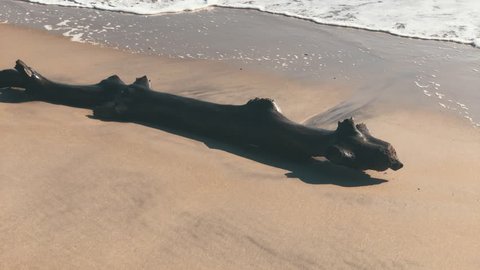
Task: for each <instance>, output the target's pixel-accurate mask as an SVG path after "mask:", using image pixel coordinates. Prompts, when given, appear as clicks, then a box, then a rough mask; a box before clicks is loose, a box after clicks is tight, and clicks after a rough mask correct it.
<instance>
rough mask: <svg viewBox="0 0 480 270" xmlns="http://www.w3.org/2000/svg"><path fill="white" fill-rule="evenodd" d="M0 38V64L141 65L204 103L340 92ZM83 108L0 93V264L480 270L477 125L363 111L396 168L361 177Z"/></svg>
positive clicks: (218, 67)
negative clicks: (97, 115) (11, 99)
mask: <svg viewBox="0 0 480 270" xmlns="http://www.w3.org/2000/svg"><path fill="white" fill-rule="evenodd" d="M0 33H1V34H2V41H3V42H2V43H0V52H1V53H0V68H2V69H3V68H10V67H12V66H13V63H14V61H15V60H16V59H17V58H21V59H23V60H25V61H26V62H27V63H28V64H29V65H31V66H33V67H35V68H36V69H37V70H38V71H40V72H41V73H44V74H45V75H47V76H49V77H51V78H52V79H55V80H60V81H63V82H69V83H88V82H91V83H93V82H97V81H99V80H101V79H103V78H105V77H107V76H109V75H111V74H113V73H116V74H118V75H120V76H121V77H122V78H124V79H125V81H131V80H133V79H134V78H135V76H140V75H143V74H147V75H149V76H150V77H151V79H152V83H153V85H154V88H155V89H158V90H162V91H168V92H173V93H178V94H182V95H187V96H191V97H196V98H201V99H206V100H211V101H215V102H222V103H244V102H245V101H246V100H248V99H249V98H252V97H255V96H266V97H273V98H275V99H276V100H277V101H278V103H279V104H280V106H281V107H282V109H283V111H284V113H285V114H286V115H287V116H288V117H290V118H291V119H294V120H296V121H302V120H304V119H306V118H307V117H308V116H310V115H314V114H316V113H318V112H319V111H321V110H322V109H320V110H319V108H329V107H332V106H335V105H336V104H338V103H339V102H341V100H342V99H343V98H344V97H345V96H347V95H348V93H349V92H348V87H346V88H345V89H331V87H330V86H329V85H327V84H325V85H320V84H318V83H317V84H315V85H312V84H307V83H304V82H299V81H293V80H288V79H285V78H279V77H275V76H274V75H269V74H260V73H258V72H255V73H253V72H250V71H248V70H238V69H237V68H234V67H229V66H227V65H225V64H222V63H218V62H213V61H212V62H208V61H177V60H169V59H163V58H157V57H151V56H148V57H147V56H142V55H130V54H127V53H123V52H119V51H115V50H111V49H103V48H99V47H94V46H90V45H85V44H77V43H71V42H69V41H68V40H66V39H64V38H59V37H54V36H49V35H46V34H44V33H43V32H36V31H33V30H25V29H18V28H14V27H11V26H5V25H0ZM292 93H295V94H294V95H292ZM0 99H2V100H5V99H6V98H5V97H4V96H3V97H2V95H0ZM89 114H90V111H88V110H84V109H77V108H71V107H66V106H59V105H53V104H47V103H43V102H29V103H20V104H12V103H0V132H1V134H2V136H1V139H0V149H2V152H1V153H2V154H1V155H0V268H1V269H479V268H480V256H478V251H479V250H480V211H479V209H480V178H479V176H478V172H479V171H478V164H479V163H480V151H479V150H480V140H479V137H480V136H479V133H478V130H477V129H474V128H472V127H471V126H470V125H467V124H466V123H465V122H462V121H459V120H458V119H456V118H454V117H450V116H449V115H447V114H442V113H439V112H433V111H432V112H430V111H426V110H424V109H420V108H416V107H411V108H396V109H395V110H391V109H388V110H387V109H385V110H381V109H378V112H377V113H376V114H375V115H373V116H372V117H371V118H369V119H367V124H368V126H369V128H370V129H371V131H372V133H373V134H374V135H376V136H378V137H380V138H384V139H386V140H388V141H390V142H391V143H392V144H393V145H394V146H395V147H396V149H397V151H398V153H399V156H400V158H401V160H402V161H403V162H404V164H405V167H404V168H403V169H402V170H400V171H397V172H392V171H388V172H387V173H377V172H368V173H369V174H370V175H371V176H372V177H373V179H367V178H366V177H365V176H362V175H361V174H356V173H353V172H351V171H349V170H343V169H339V168H338V167H334V166H330V165H328V164H321V165H318V166H307V165H298V164H289V163H286V162H283V161H277V160H274V159H268V158H267V159H265V158H259V157H255V156H253V157H251V156H250V157H249V156H248V154H245V153H243V152H242V151H240V150H238V149H237V150H235V149H231V148H229V147H228V146H225V145H221V144H218V143H215V142H211V141H207V143H204V142H203V141H202V140H197V139H192V138H187V137H184V136H178V135H175V134H172V133H169V132H166V131H163V130H159V129H154V128H148V127H144V126H140V125H136V124H131V123H115V122H102V121H98V120H93V119H89V118H88V117H86V116H87V115H89Z"/></svg>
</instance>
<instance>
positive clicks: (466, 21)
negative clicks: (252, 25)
mask: <svg viewBox="0 0 480 270" xmlns="http://www.w3.org/2000/svg"><path fill="white" fill-rule="evenodd" d="M30 2H37V3H42V4H51V5H62V6H75V7H85V8H96V9H103V10H110V11H121V12H130V13H136V14H144V15H154V14H162V13H169V12H182V11H194V10H198V9H203V8H207V7H212V6H221V7H232V8H251V9H258V10H260V11H265V12H270V13H276V14H283V15H287V16H292V17H297V18H302V19H308V20H311V21H314V22H317V23H323V24H332V25H339V26H347V27H355V28H362V29H368V30H374V31H384V32H388V33H391V34H395V35H399V36H406V37H415V38H423V39H434V40H445V41H455V42H461V43H467V44H471V45H474V46H477V47H480V16H478V14H480V1H478V0H430V1H418V0H382V1H378V0H302V1H291V0H169V1H166V0H160V1H159V0H95V1H94V0H30Z"/></svg>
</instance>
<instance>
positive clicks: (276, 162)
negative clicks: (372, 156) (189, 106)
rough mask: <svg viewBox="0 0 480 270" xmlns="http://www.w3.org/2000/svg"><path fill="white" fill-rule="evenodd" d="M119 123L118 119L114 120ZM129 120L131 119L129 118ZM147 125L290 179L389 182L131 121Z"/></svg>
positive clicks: (315, 161)
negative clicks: (264, 166) (258, 164)
mask: <svg viewBox="0 0 480 270" xmlns="http://www.w3.org/2000/svg"><path fill="white" fill-rule="evenodd" d="M87 117H89V118H91V119H97V120H100V121H106V122H111V121H112V120H104V119H98V118H95V117H94V116H93V115H88V116H87ZM114 122H118V121H114ZM129 122H130V121H129ZM131 123H135V124H138V125H142V126H145V127H148V128H153V129H158V130H161V131H164V132H168V133H171V134H174V135H177V136H181V137H185V138H188V139H191V140H195V141H199V142H202V143H203V144H205V145H206V146H207V147H208V148H210V149H216V150H221V151H225V152H228V153H230V154H233V155H236V156H239V157H242V158H245V159H249V160H252V161H255V162H258V163H261V164H264V165H267V166H271V167H275V168H279V169H282V170H286V171H288V172H287V173H285V176H286V177H288V178H296V179H299V180H300V181H302V182H304V183H306V184H312V185H327V184H330V185H337V186H341V187H361V186H371V185H379V184H382V183H386V182H388V180H385V179H380V178H374V177H371V176H370V175H369V174H367V173H365V172H363V171H359V170H355V169H351V168H348V167H344V166H340V165H335V164H333V163H331V162H329V161H327V160H319V159H315V158H307V159H301V158H295V157H292V156H288V155H281V154H280V153H275V154H274V153H272V152H270V151H268V150H265V149H262V148H259V147H254V146H249V145H242V144H235V143H232V142H226V141H222V140H218V139H211V138H208V137H205V136H201V135H197V134H194V133H191V132H186V131H183V130H179V129H176V128H172V127H169V126H165V125H163V126H162V125H152V124H149V123H144V122H135V121H134V122H131Z"/></svg>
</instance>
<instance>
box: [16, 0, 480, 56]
mask: <svg viewBox="0 0 480 270" xmlns="http://www.w3.org/2000/svg"><path fill="white" fill-rule="evenodd" d="M20 1H22V2H25V3H28V4H34V5H44V6H48V5H52V4H46V3H40V2H29V1H27V0H20ZM54 6H59V7H67V8H80V9H92V10H98V11H100V12H117V13H122V14H131V15H138V16H164V15H179V14H182V13H190V12H202V11H208V10H210V9H213V8H224V9H234V10H235V9H239V10H253V11H259V12H263V13H267V14H271V15H278V16H285V17H287V18H293V19H298V20H304V21H308V22H312V23H315V24H320V25H324V26H333V27H341V28H350V29H356V30H363V31H367V32H378V33H384V34H388V35H392V36H395V37H401V38H410V39H419V40H431V41H440V42H451V43H456V44H461V45H468V46H471V47H473V48H480V47H478V46H476V45H475V42H474V41H471V42H469V41H461V40H456V39H446V38H443V39H442V38H434V37H426V36H424V37H422V36H412V35H405V34H401V33H395V32H392V31H389V30H382V29H375V28H368V27H366V26H356V25H347V24H340V23H329V22H322V21H320V20H317V19H314V18H310V17H303V16H300V15H296V14H291V13H288V12H275V11H269V10H266V9H264V8H261V7H246V6H245V7H244V6H226V5H219V4H212V5H209V6H206V7H202V8H196V9H185V10H180V11H164V12H159V13H152V14H145V13H139V12H134V11H126V10H121V9H118V10H115V9H101V8H97V7H83V6H69V5H62V4H56V5H54Z"/></svg>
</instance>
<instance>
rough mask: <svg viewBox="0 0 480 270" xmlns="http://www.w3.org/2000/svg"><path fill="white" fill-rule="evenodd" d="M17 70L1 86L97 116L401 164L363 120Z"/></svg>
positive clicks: (0, 79) (366, 164) (343, 161)
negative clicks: (319, 124) (297, 119)
mask: <svg viewBox="0 0 480 270" xmlns="http://www.w3.org/2000/svg"><path fill="white" fill-rule="evenodd" d="M15 69H16V72H14V71H12V70H6V71H3V72H1V73H0V86H15V87H23V88H25V89H26V91H27V92H28V93H29V94H31V95H32V96H34V97H35V98H37V99H40V100H45V101H48V102H52V103H60V104H66V105H72V106H79V107H88V108H93V113H94V116H95V117H97V118H101V119H108V120H122V121H135V122H143V123H148V124H155V125H162V126H169V127H173V128H177V129H181V130H186V131H189V132H193V133H195V134H201V135H204V136H208V137H213V138H216V139H221V140H223V141H227V142H231V143H236V144H246V145H254V146H257V147H261V148H264V149H266V150H268V151H270V152H274V153H280V154H284V155H288V156H295V157H305V158H310V157H315V156H324V157H326V158H327V159H329V160H330V161H331V162H333V163H336V164H339V165H344V166H348V167H352V168H355V169H360V170H366V169H373V170H378V171H383V170H386V169H388V168H391V169H393V170H398V169H400V168H402V166H403V164H402V163H401V162H400V161H399V160H398V158H397V156H396V153H395V150H394V148H393V147H392V146H391V145H390V144H389V143H387V142H384V141H382V140H379V139H377V138H374V137H373V136H372V135H371V134H370V133H369V131H368V129H367V128H366V126H365V125H364V124H359V125H355V124H354V122H353V119H346V120H344V121H342V122H339V123H338V128H337V129H336V130H334V131H329V130H324V129H317V128H311V127H306V126H303V125H300V124H297V123H294V122H293V121H291V120H289V119H287V118H286V117H285V116H283V115H282V114H281V113H280V111H279V110H278V109H277V106H276V104H275V103H274V102H273V100H270V99H264V98H255V99H252V100H250V101H248V102H247V103H246V104H245V105H224V104H216V103H211V102H206V101H201V100H197V99H193V98H188V97H181V96H177V95H172V94H168V93H162V92H157V91H154V90H152V89H151V88H150V84H149V81H148V79H147V77H145V76H144V77H141V78H138V79H137V80H136V81H135V82H134V83H133V84H131V85H125V84H124V83H123V82H122V81H121V80H120V79H119V78H118V77H117V76H111V77H109V78H108V79H106V80H103V81H102V82H100V83H98V84H95V85H85V86H81V85H66V84H59V83H55V82H52V81H50V80H48V79H46V78H45V77H43V76H41V75H40V74H38V73H37V72H35V71H34V70H33V69H31V68H30V67H28V66H27V65H25V64H24V63H23V62H21V61H17V65H16V66H15Z"/></svg>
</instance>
